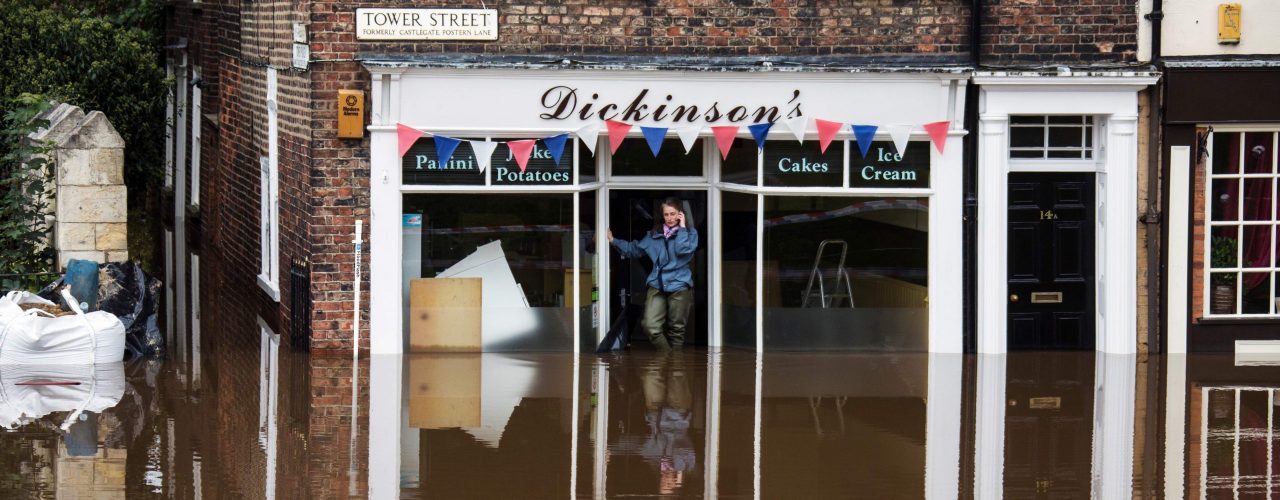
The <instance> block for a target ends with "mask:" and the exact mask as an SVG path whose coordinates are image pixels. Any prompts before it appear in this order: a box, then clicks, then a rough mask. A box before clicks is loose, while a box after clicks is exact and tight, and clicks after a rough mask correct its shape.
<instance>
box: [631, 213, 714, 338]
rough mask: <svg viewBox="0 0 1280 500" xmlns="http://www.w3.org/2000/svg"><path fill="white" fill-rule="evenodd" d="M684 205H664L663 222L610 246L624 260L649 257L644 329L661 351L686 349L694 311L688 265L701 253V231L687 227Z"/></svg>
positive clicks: (691, 277) (691, 275) (691, 278)
mask: <svg viewBox="0 0 1280 500" xmlns="http://www.w3.org/2000/svg"><path fill="white" fill-rule="evenodd" d="M683 206H684V205H683V204H682V203H681V202H680V200H677V199H675V198H667V199H665V200H663V201H662V220H661V221H655V222H654V225H653V230H652V231H650V232H649V233H647V234H645V236H644V237H643V238H641V239H639V240H636V241H627V240H621V239H614V237H613V230H612V229H611V230H609V244H611V245H612V246H614V247H615V248H617V249H618V253H620V254H622V257H623V258H639V257H642V256H648V257H649V259H650V260H652V261H653V271H652V272H650V273H649V276H648V278H646V279H645V283H646V284H647V285H648V286H649V293H648V295H647V296H646V297H645V301H644V322H643V328H644V330H645V333H647V334H648V335H649V342H651V343H652V344H653V346H654V347H656V348H658V349H659V350H664V351H665V350H671V349H676V350H679V349H682V348H683V347H684V331H685V321H686V320H687V319H688V318H689V308H691V307H693V273H692V272H691V271H690V270H689V262H690V261H692V260H693V254H694V252H695V251H697V249H698V230H697V229H694V228H692V227H688V226H686V224H685V215H684V211H683V210H684V209H683V208H682V207H683Z"/></svg>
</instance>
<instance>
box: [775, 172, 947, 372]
mask: <svg viewBox="0 0 1280 500" xmlns="http://www.w3.org/2000/svg"><path fill="white" fill-rule="evenodd" d="M764 205H765V213H764V262H763V263H762V267H763V272H764V297H763V302H764V321H765V324H764V344H765V348H766V349H781V350H786V349H797V350H798V349H877V350H885V349H887V350H925V349H927V348H928V321H927V318H928V314H927V306H928V242H929V238H928V236H929V234H928V232H929V227H928V221H929V212H928V211H929V208H928V199H926V198H870V197H843V196H821V197H818V196H765V203H764Z"/></svg>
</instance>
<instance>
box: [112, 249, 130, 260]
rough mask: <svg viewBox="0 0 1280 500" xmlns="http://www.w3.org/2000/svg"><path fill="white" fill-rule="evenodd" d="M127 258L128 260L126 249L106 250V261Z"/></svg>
mask: <svg viewBox="0 0 1280 500" xmlns="http://www.w3.org/2000/svg"><path fill="white" fill-rule="evenodd" d="M128 260H129V251H128V250H120V251H116V252H107V262H127V261H128Z"/></svg>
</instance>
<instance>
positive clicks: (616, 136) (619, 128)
mask: <svg viewBox="0 0 1280 500" xmlns="http://www.w3.org/2000/svg"><path fill="white" fill-rule="evenodd" d="M604 124H605V126H606V127H608V128H609V153H610V154H615V153H617V152H618V146H621V145H622V140H623V139H625V138H626V137H627V132H630V131H631V124H630V123H622V122H620V121H614V120H608V121H606V122H604Z"/></svg>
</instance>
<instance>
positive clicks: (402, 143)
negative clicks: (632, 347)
mask: <svg viewBox="0 0 1280 500" xmlns="http://www.w3.org/2000/svg"><path fill="white" fill-rule="evenodd" d="M813 121H814V123H815V124H816V126H817V129H818V142H819V149H820V150H821V151H822V153H824V154H825V153H826V151H827V147H828V146H830V145H831V141H833V140H835V138H836V136H837V135H838V134H839V133H840V129H841V128H843V127H844V126H845V124H844V123H842V122H838V121H834V120H821V119H814V120H813ZM776 123H777V122H765V123H756V124H752V125H748V126H747V129H748V130H750V132H751V136H752V138H754V139H755V142H756V147H757V148H758V149H764V147H765V141H766V140H767V139H768V137H769V132H770V131H771V130H772V128H773V126H774V125H775V124H776ZM781 123H782V124H783V126H785V127H786V128H788V129H789V130H790V131H791V133H792V135H794V136H795V138H796V140H797V141H799V142H800V143H801V144H803V143H804V138H805V134H806V133H807V130H806V126H807V124H808V119H807V118H805V117H796V118H791V119H788V120H784V121H782V122H781ZM601 126H602V124H601V123H600V122H591V123H587V124H585V125H583V126H581V127H579V128H578V129H577V130H575V131H573V134H575V135H576V136H577V137H578V138H579V139H580V140H581V141H582V143H583V144H584V145H586V146H587V149H588V150H589V151H591V154H592V155H595V146H596V143H597V140H598V138H599V137H600V130H601ZM603 126H604V127H607V129H608V134H609V150H610V153H614V154H616V153H617V152H618V147H619V146H621V145H622V141H623V140H624V139H625V138H626V135H627V134H628V133H629V132H630V131H631V128H632V127H633V126H634V125H633V124H630V123H625V122H620V121H616V120H606V121H605V122H604V123H603ZM703 127H704V125H693V124H691V125H685V126H681V127H676V128H675V133H676V135H677V136H679V137H680V143H681V144H682V145H683V146H684V151H685V154H688V153H689V152H690V151H692V150H693V145H694V144H695V143H697V141H698V137H699V136H700V135H701V133H702V129H703ZM919 127H920V128H923V129H924V131H925V132H926V133H928V135H929V141H930V142H932V143H933V146H934V147H935V148H937V150H938V153H945V152H946V147H947V137H948V134H949V132H950V130H951V122H949V121H937V122H931V123H925V124H921V125H919ZM882 128H883V129H884V130H885V131H887V133H888V134H889V138H890V139H891V140H892V142H893V146H894V148H895V149H896V150H897V153H898V154H900V155H905V154H906V150H907V146H908V145H909V144H910V140H911V133H912V131H914V130H915V128H916V125H909V124H893V125H885V126H883V127H881V126H877V125H861V124H849V129H850V131H851V132H852V133H853V139H854V141H856V142H857V144H858V150H859V151H860V152H861V153H862V156H863V157H866V156H867V154H868V153H869V152H870V150H871V143H872V142H873V141H875V136H876V133H877V132H879V131H880V130H881V129H882ZM739 129H740V127H739V126H738V125H718V126H712V127H711V130H712V135H713V136H715V139H716V146H718V147H719V148H720V157H721V158H722V159H728V158H729V150H730V149H732V148H733V141H734V140H736V138H737V135H738V130H739ZM670 130H671V129H669V128H665V127H647V126H641V127H640V131H641V132H642V133H643V134H644V138H645V142H646V143H647V144H648V146H649V150H650V151H652V152H653V155H654V156H658V154H659V152H660V151H661V149H662V143H663V141H665V140H666V136H667V132H668V131H670ZM423 136H430V137H431V138H432V139H433V141H434V143H435V149H436V158H437V160H438V161H439V162H440V164H441V165H445V164H448V162H449V160H450V159H451V158H452V157H453V154H454V153H455V152H456V151H457V147H458V145H459V144H461V143H462V142H463V140H462V139H457V138H453V137H448V136H444V135H439V134H430V133H428V132H423V131H421V130H418V129H416V128H413V127H410V126H408V125H405V124H403V123H396V138H397V140H398V143H399V144H398V146H399V147H398V149H399V152H400V156H401V157H404V155H406V154H408V152H409V149H411V148H412V147H413V145H414V144H415V143H416V142H417V141H418V139H420V138H422V137H423ZM538 140H541V141H542V142H543V144H545V145H546V147H547V152H548V154H550V156H551V158H553V159H554V160H555V163H556V165H560V160H561V158H562V157H563V154H564V147H565V144H566V143H567V142H568V140H569V133H568V132H564V133H560V134H556V135H552V136H547V137H543V138H541V139H522V140H517V141H505V144H507V146H508V147H509V148H510V149H511V153H512V155H513V156H514V157H515V159H516V163H518V164H519V165H520V170H521V171H522V172H523V171H524V170H525V168H526V165H527V163H528V160H529V156H530V155H531V154H532V152H533V149H534V147H535V145H536V143H537V141H538ZM466 142H467V143H468V144H470V145H471V149H472V150H473V151H475V153H476V159H477V161H478V163H479V165H478V166H479V169H480V171H481V172H483V171H485V170H486V169H487V168H488V167H489V164H490V163H491V157H492V155H493V152H494V150H495V148H496V147H497V145H498V144H501V143H503V142H502V141H498V142H495V141H488V140H485V141H466Z"/></svg>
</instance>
